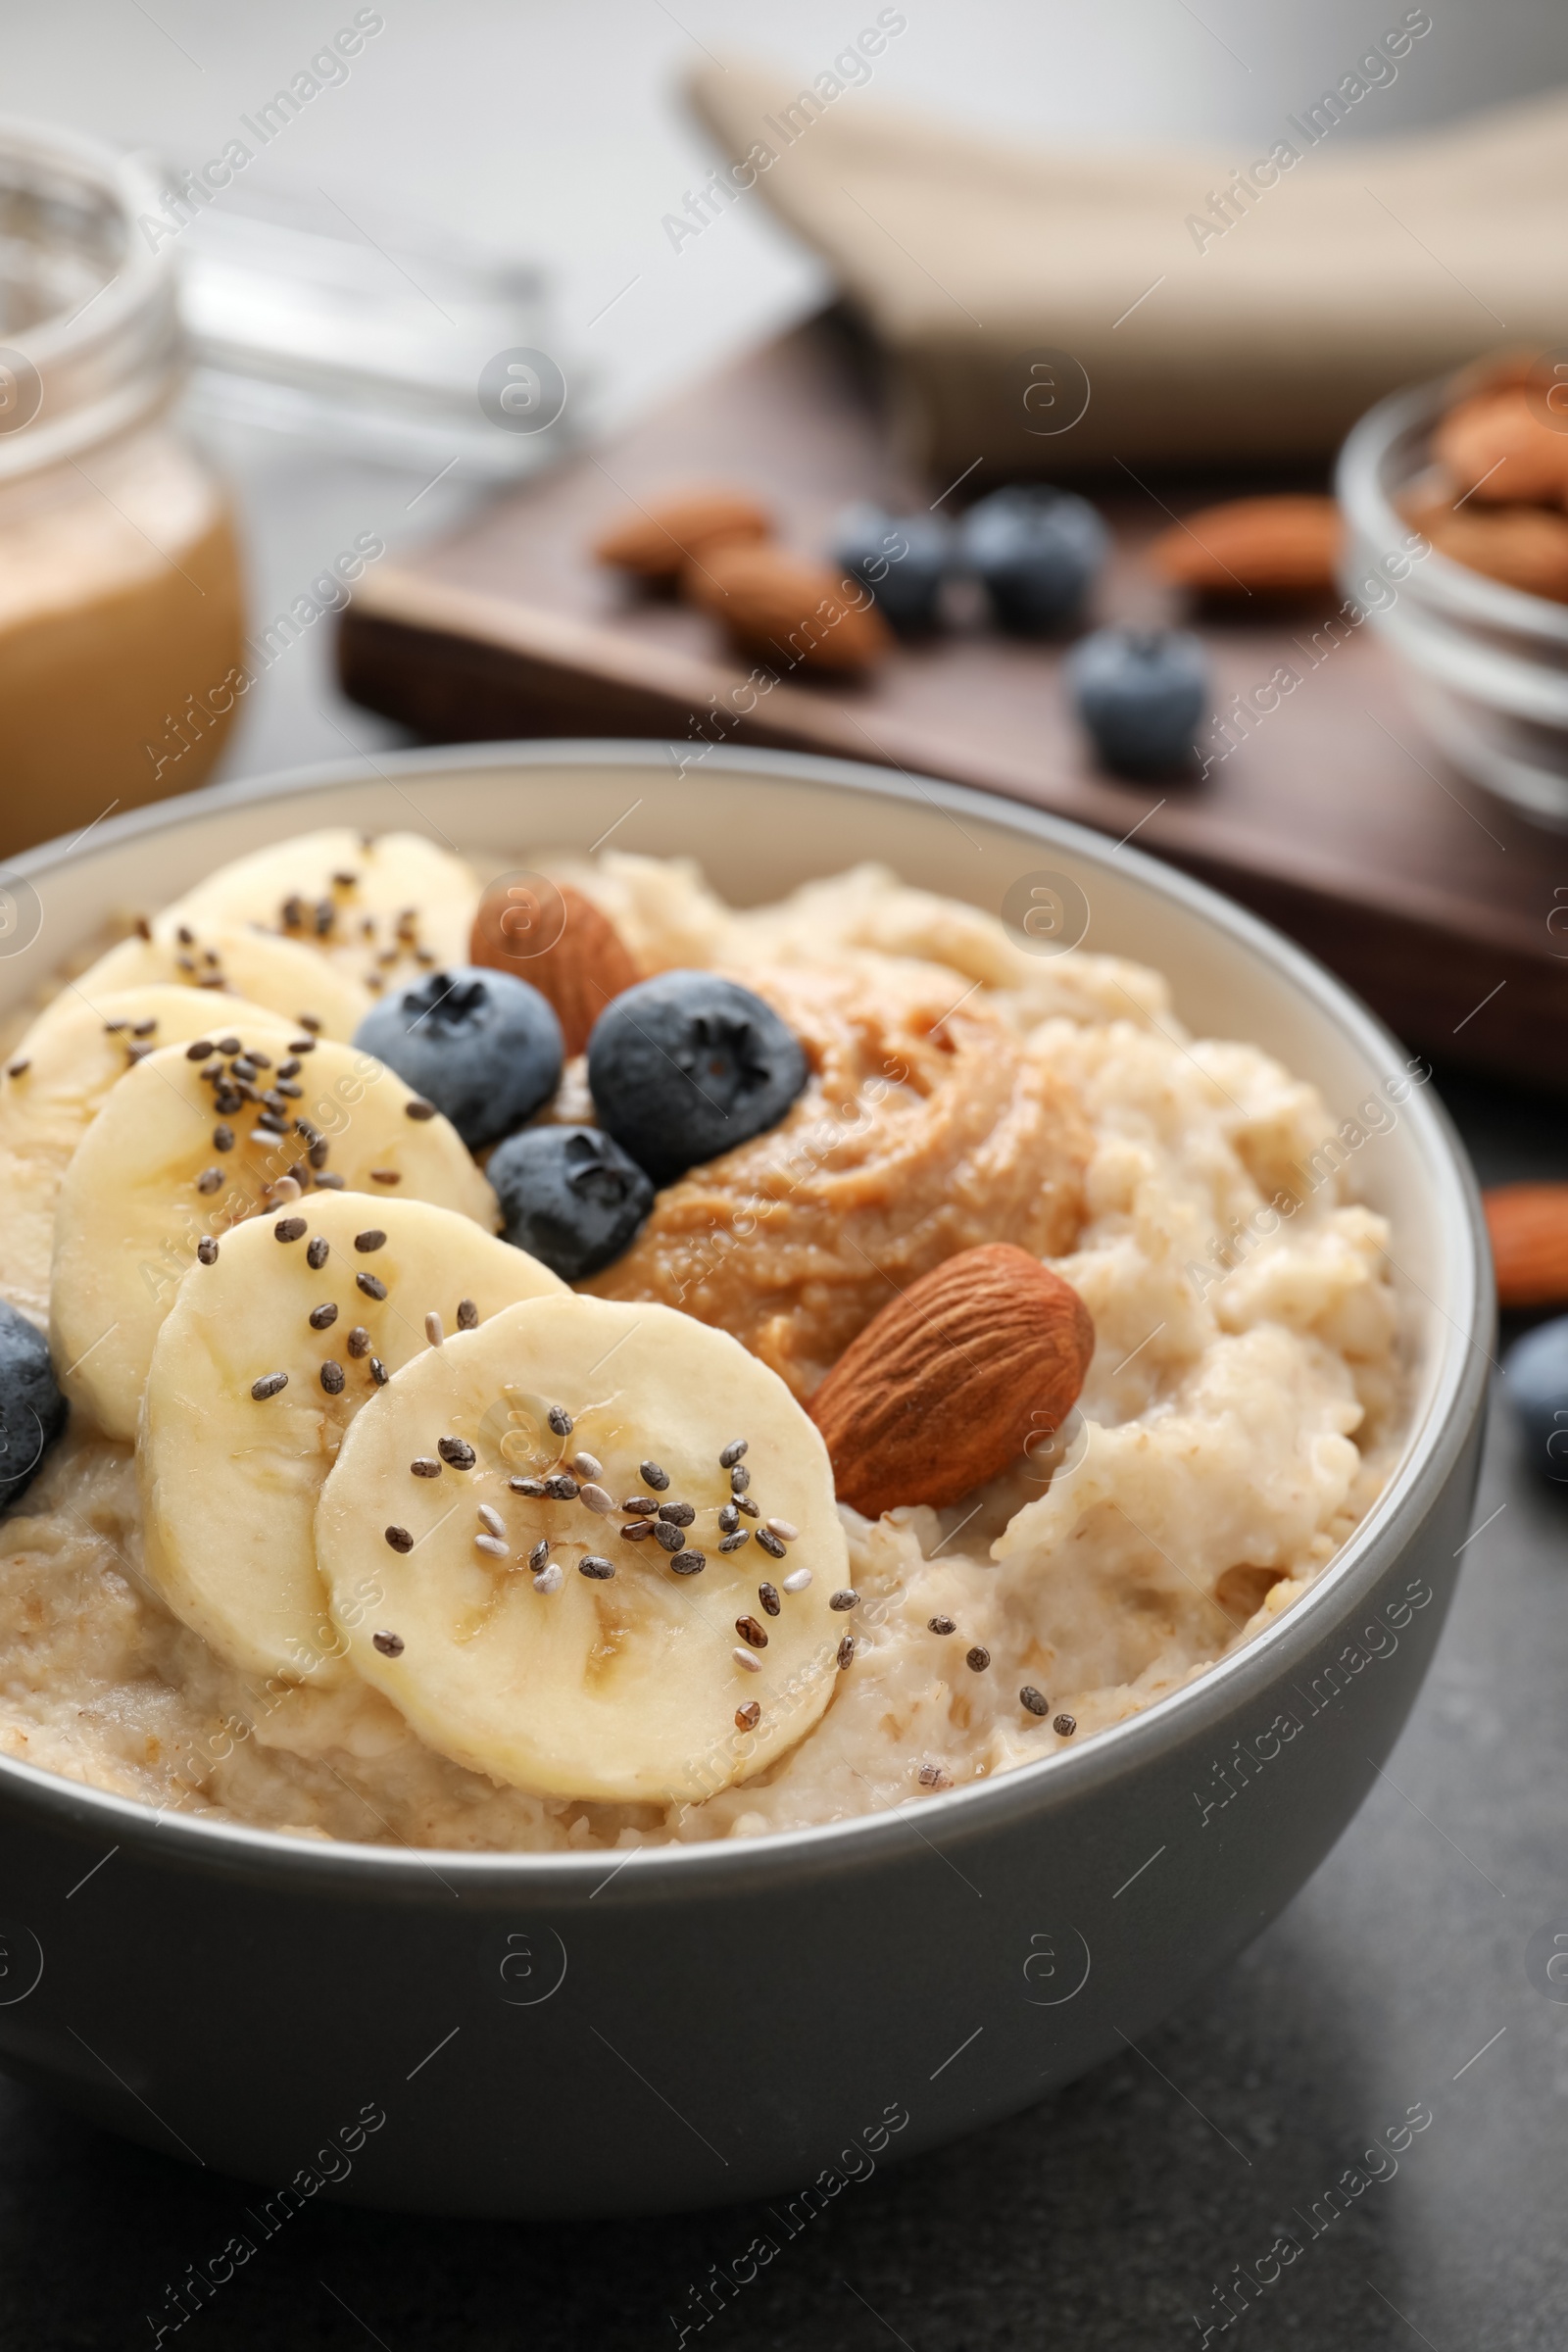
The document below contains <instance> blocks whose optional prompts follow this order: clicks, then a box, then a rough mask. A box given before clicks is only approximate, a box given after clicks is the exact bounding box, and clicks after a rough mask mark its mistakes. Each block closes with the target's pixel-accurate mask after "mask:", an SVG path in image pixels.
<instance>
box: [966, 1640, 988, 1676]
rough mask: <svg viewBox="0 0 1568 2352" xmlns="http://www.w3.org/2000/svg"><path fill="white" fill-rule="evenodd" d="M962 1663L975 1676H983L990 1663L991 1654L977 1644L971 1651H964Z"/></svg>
mask: <svg viewBox="0 0 1568 2352" xmlns="http://www.w3.org/2000/svg"><path fill="white" fill-rule="evenodd" d="M963 1662H964V1664H965V1665H966V1666H967V1667H969V1668H970V1669H971V1671H972V1672H974V1673H975V1674H984V1672H985V1670H986V1668H987V1667H988V1666H989V1665H990V1663H991V1652H990V1650H989V1649H984V1648H982V1647H981V1645H980V1643H979V1642H976V1643H975V1645H974V1647H973V1649H969V1650H965V1652H964V1656H963Z"/></svg>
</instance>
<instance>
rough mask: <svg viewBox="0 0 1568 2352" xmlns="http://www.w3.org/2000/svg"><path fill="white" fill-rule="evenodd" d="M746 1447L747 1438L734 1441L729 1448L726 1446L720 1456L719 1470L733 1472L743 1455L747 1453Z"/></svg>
mask: <svg viewBox="0 0 1568 2352" xmlns="http://www.w3.org/2000/svg"><path fill="white" fill-rule="evenodd" d="M746 1447H747V1440H746V1439H745V1438H736V1439H734V1440H733V1441H732V1442H731V1443H730V1444H729V1445H728V1446H725V1448H724V1450H723V1452H722V1453H721V1454H720V1455H719V1457H718V1466H719V1468H720V1469H721V1470H733V1469H734V1467H735V1465H736V1463H737V1462H738V1461H739V1460H740V1458H741V1455H742V1454H743V1453H744V1452H745V1451H746Z"/></svg>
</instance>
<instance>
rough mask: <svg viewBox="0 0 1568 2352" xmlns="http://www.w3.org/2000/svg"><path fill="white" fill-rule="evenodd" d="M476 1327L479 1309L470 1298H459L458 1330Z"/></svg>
mask: <svg viewBox="0 0 1568 2352" xmlns="http://www.w3.org/2000/svg"><path fill="white" fill-rule="evenodd" d="M478 1328H479V1309H478V1308H477V1307H476V1306H475V1305H474V1303H473V1300H472V1299H459V1300H458V1329H459V1330H460V1331H477V1330H478Z"/></svg>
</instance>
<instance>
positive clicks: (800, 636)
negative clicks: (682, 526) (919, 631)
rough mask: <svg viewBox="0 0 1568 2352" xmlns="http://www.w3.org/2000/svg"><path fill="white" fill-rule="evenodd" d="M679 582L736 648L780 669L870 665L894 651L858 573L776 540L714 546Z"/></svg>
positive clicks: (846, 668) (889, 634)
mask: <svg viewBox="0 0 1568 2352" xmlns="http://www.w3.org/2000/svg"><path fill="white" fill-rule="evenodd" d="M680 589H681V594H682V596H684V597H685V598H687V600H688V601H689V602H690V603H692V604H694V605H697V606H700V607H701V609H702V610H703V611H704V612H705V613H711V614H712V615H713V617H714V619H715V620H719V621H722V622H723V624H724V627H725V628H726V629H727V630H728V632H729V635H730V637H731V639H732V641H733V642H734V644H735V646H736V648H737V649H738V651H739V652H741V653H743V654H749V655H753V656H755V657H757V658H758V659H760V661H763V662H768V663H770V664H771V665H772V666H773V667H774V668H775V669H777V668H783V669H784V670H786V671H787V670H789V669H792V668H794V667H795V666H796V664H797V663H800V664H802V665H803V666H805V667H806V668H809V669H820V670H835V671H853V670H858V669H865V668H868V667H869V665H870V664H871V663H872V662H876V661H879V660H880V659H881V657H882V656H883V655H884V654H886V653H888V652H890V651H891V650H892V646H893V634H892V631H891V630H890V629H889V627H888V625H887V622H886V621H885V620H884V619H883V618H882V615H881V613H878V612H877V611H876V610H875V608H874V607H873V605H872V603H871V600H870V597H869V595H868V593H867V591H866V590H865V589H864V588H863V587H862V586H861V585H860V583H859V582H858V580H849V579H846V578H845V577H844V575H843V574H842V573H841V572H837V571H834V570H832V569H830V568H829V567H828V566H827V565H825V564H808V563H804V562H803V561H802V560H801V558H800V557H798V556H789V555H785V554H784V553H783V552H782V550H781V549H779V548H776V547H746V546H742V545H740V544H738V543H737V542H735V541H733V540H729V541H726V542H725V543H724V544H723V545H721V546H718V547H710V548H708V549H707V550H705V552H704V554H703V556H702V558H701V560H700V562H697V563H693V564H688V565H687V566H686V569H685V570H684V571H683V572H682V574H681V580H680Z"/></svg>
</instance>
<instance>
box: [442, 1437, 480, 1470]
mask: <svg viewBox="0 0 1568 2352" xmlns="http://www.w3.org/2000/svg"><path fill="white" fill-rule="evenodd" d="M435 1449H436V1451H437V1453H438V1454H439V1455H440V1456H441V1459H442V1460H443V1461H444V1462H445V1463H446V1464H447V1467H448V1468H449V1469H452V1470H471V1469H472V1468H473V1465H474V1463H475V1462H476V1461H477V1460H478V1458H479V1457H478V1455H477V1454H476V1453H475V1452H474V1450H473V1447H472V1446H470V1445H469V1444H468V1441H467V1439H466V1438H437V1440H436V1442H435Z"/></svg>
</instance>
